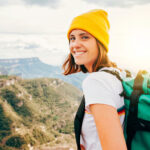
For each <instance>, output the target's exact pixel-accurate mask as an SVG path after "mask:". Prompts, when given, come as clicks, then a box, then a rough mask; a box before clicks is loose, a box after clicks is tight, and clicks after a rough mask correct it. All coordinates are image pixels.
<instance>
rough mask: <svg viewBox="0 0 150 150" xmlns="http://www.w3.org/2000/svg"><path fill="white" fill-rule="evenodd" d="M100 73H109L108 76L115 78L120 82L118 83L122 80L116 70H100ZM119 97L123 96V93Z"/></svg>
mask: <svg viewBox="0 0 150 150" xmlns="http://www.w3.org/2000/svg"><path fill="white" fill-rule="evenodd" d="M101 71H104V72H107V73H110V74H112V75H114V76H116V78H117V79H118V80H120V82H122V81H123V80H122V78H121V77H120V74H119V72H117V71H116V70H101ZM119 95H120V96H124V91H122V92H121V93H120V94H119Z"/></svg>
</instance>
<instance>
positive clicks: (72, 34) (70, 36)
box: [70, 32, 88, 37]
mask: <svg viewBox="0 0 150 150" xmlns="http://www.w3.org/2000/svg"><path fill="white" fill-rule="evenodd" d="M85 34H88V33H86V32H83V33H80V34H79V36H82V35H85ZM71 36H74V35H73V34H70V37H71Z"/></svg>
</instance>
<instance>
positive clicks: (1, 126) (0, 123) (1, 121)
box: [0, 104, 11, 131]
mask: <svg viewBox="0 0 150 150" xmlns="http://www.w3.org/2000/svg"><path fill="white" fill-rule="evenodd" d="M10 124H11V120H10V119H9V118H7V117H6V116H5V115H4V111H3V107H2V105H1V104H0V131H2V130H6V131H9V130H10Z"/></svg>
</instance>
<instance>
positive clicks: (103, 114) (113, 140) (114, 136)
mask: <svg viewBox="0 0 150 150" xmlns="http://www.w3.org/2000/svg"><path fill="white" fill-rule="evenodd" d="M90 110H91V113H92V115H93V117H94V120H95V123H96V128H97V131H98V135H99V138H100V142H101V145H102V149H103V150H127V147H126V143H125V139H124V135H123V130H122V126H121V123H120V120H119V116H118V113H117V110H116V108H114V107H112V106H109V105H105V104H92V105H90Z"/></svg>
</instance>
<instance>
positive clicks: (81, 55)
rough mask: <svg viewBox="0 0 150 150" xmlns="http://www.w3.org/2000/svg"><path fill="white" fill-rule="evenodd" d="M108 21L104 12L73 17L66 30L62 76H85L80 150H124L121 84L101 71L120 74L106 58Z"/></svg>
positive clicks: (110, 75)
mask: <svg viewBox="0 0 150 150" xmlns="http://www.w3.org/2000/svg"><path fill="white" fill-rule="evenodd" d="M109 28H110V26H109V21H108V19H107V12H105V11H104V10H98V9H97V10H91V11H89V12H87V13H84V14H81V15H79V16H77V17H75V18H74V19H73V21H72V23H71V25H70V28H69V30H68V34H67V36H68V39H69V47H70V54H69V56H68V58H67V59H66V61H65V63H64V64H63V68H64V74H65V75H68V74H72V73H76V72H80V71H82V72H84V73H86V72H88V73H89V74H88V76H87V77H86V79H85V80H84V81H83V84H82V87H83V94H84V97H85V115H84V118H83V123H82V129H81V135H80V147H78V149H81V150H101V149H103V150H126V149H127V148H126V144H125V139H124V135H123V130H122V124H123V120H124V113H121V114H118V112H117V110H118V109H120V108H122V107H123V106H124V102H123V97H121V96H120V95H119V94H120V93H121V92H122V90H123V88H122V85H121V82H120V81H119V80H118V79H117V78H116V77H115V76H114V75H112V74H110V73H107V72H105V71H103V70H111V71H117V72H118V73H119V74H120V76H123V73H122V72H121V71H120V70H119V69H118V68H117V66H116V65H115V64H114V63H112V62H111V61H110V60H109V58H108V56H107V53H108V43H109V35H108V31H109Z"/></svg>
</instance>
